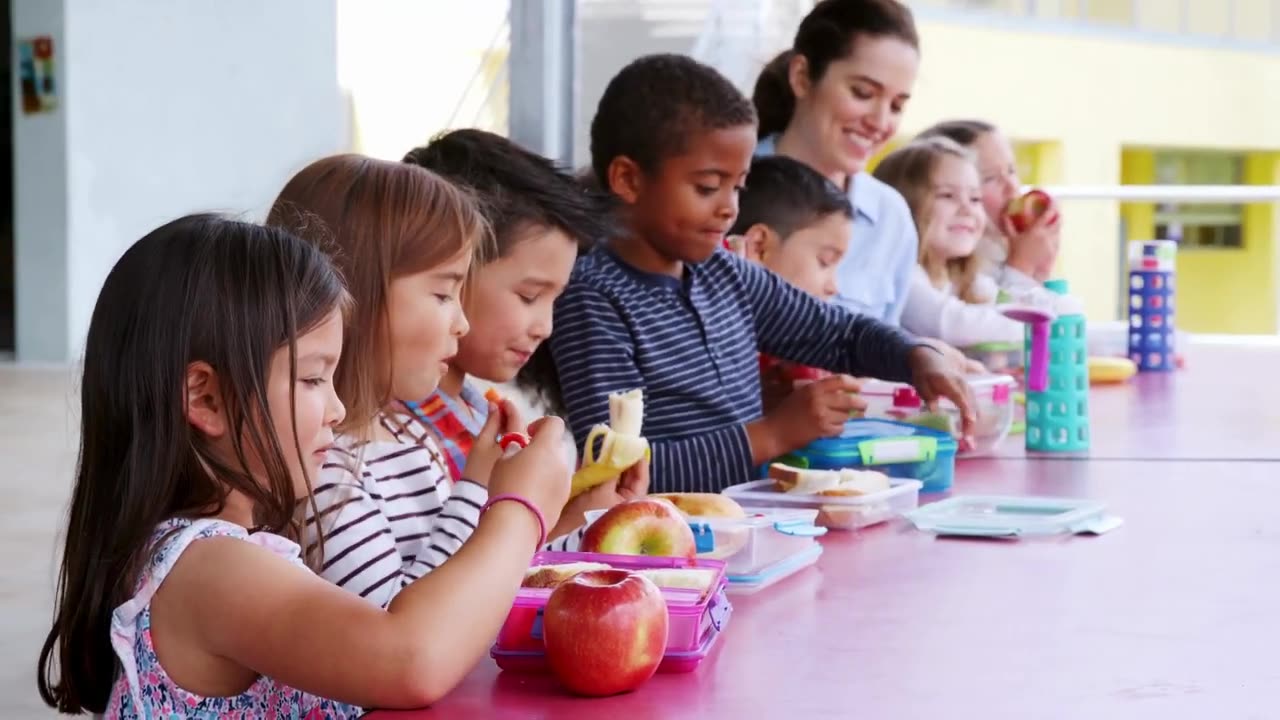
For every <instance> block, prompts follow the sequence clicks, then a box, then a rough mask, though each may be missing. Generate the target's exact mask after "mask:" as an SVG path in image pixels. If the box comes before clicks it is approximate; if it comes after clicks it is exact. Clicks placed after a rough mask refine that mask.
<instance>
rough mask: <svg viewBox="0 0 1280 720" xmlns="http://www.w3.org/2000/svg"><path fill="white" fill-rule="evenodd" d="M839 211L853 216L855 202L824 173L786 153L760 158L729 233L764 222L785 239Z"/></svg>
mask: <svg viewBox="0 0 1280 720" xmlns="http://www.w3.org/2000/svg"><path fill="white" fill-rule="evenodd" d="M837 213H839V214H840V215H843V216H844V217H847V218H852V217H853V204H852V203H851V202H850V201H849V194H848V193H846V192H845V191H843V190H841V189H840V188H838V187H836V186H835V184H833V183H832V182H831V181H830V180H828V179H827V178H825V177H823V176H822V173H820V172H818V171H817V170H814V169H813V168H811V167H809V166H808V165H806V164H804V163H802V162H800V161H798V160H794V159H792V158H789V157H787V156H785V155H767V156H762V157H756V158H755V159H754V160H752V161H751V172H750V173H748V174H747V184H746V187H744V188H743V189H742V190H741V191H740V192H739V193H738V219H737V221H735V222H734V224H733V229H732V230H730V231H729V233H730V234H732V235H741V234H743V233H745V232H746V231H747V230H749V229H751V227H752V226H754V225H764V226H765V227H767V228H769V229H770V230H773V231H774V232H775V233H777V234H778V237H779V238H781V239H782V240H783V241H784V242H785V241H786V239H787V238H788V237H791V234H792V233H794V232H796V231H797V230H803V229H804V228H807V227H809V226H810V225H813V224H814V223H816V222H818V221H820V220H822V219H823V218H825V217H827V216H829V215H834V214H837Z"/></svg>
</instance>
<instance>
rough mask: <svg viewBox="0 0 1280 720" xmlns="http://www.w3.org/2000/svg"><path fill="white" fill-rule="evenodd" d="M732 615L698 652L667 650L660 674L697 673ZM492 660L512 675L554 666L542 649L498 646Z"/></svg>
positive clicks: (714, 630)
mask: <svg viewBox="0 0 1280 720" xmlns="http://www.w3.org/2000/svg"><path fill="white" fill-rule="evenodd" d="M730 615H731V613H729V612H727V611H726V613H725V614H724V616H723V617H722V618H721V620H720V624H719V625H718V626H716V627H714V628H713V629H712V631H711V632H710V633H709V634H708V635H707V636H706V638H705V639H704V640H703V641H702V645H701V646H699V647H698V648H697V649H695V650H690V651H687V652H684V651H673V650H668V651H667V652H666V653H665V654H664V655H663V656H662V662H661V663H659V664H658V672H660V673H669V674H677V673H688V672H693V671H694V670H697V669H698V666H699V665H701V664H702V661H703V660H706V659H707V656H708V655H710V654H711V651H712V650H714V649H715V646H716V642H717V641H719V639H720V635H721V634H722V633H723V632H724V629H725V627H726V626H727V625H728V624H729V616H730ZM489 657H491V658H493V661H494V662H495V663H497V665H498V667H499V668H501V669H502V670H507V671H510V672H516V673H547V672H551V665H550V664H548V663H547V654H546V651H545V650H543V649H538V650H529V651H518V650H502V649H500V648H499V647H498V646H497V645H494V646H493V647H492V648H490V649H489Z"/></svg>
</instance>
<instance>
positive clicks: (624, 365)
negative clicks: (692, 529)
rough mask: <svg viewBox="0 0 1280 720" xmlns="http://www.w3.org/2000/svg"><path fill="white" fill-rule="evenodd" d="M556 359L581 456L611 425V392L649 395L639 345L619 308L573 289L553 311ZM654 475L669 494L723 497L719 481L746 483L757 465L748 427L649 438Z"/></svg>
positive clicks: (586, 289)
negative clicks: (602, 426)
mask: <svg viewBox="0 0 1280 720" xmlns="http://www.w3.org/2000/svg"><path fill="white" fill-rule="evenodd" d="M555 323H556V330H555V332H553V333H552V335H551V339H550V340H549V342H550V343H551V353H552V355H553V357H554V359H555V365H556V370H557V372H558V373H559V376H560V385H561V387H562V388H563V394H564V404H565V409H566V411H567V414H568V418H569V425H570V427H571V428H572V430H573V435H574V439H575V440H576V441H577V444H578V448H579V452H581V449H582V445H583V443H584V442H585V441H586V438H587V434H588V433H589V432H590V431H591V428H592V426H594V425H596V424H597V423H607V422H608V421H609V393H612V392H619V391H625V390H631V389H633V388H641V389H644V388H645V387H646V383H645V378H644V376H643V375H641V374H640V370H639V368H638V367H637V366H636V361H635V358H634V356H633V353H634V350H635V341H634V340H633V339H632V336H631V332H630V330H629V329H628V328H627V325H626V323H625V322H624V321H623V319H622V316H621V314H620V313H619V311H618V309H617V308H615V307H614V306H613V304H612V303H611V302H610V300H609V299H608V298H606V297H604V296H603V295H602V294H601V293H599V292H598V291H596V290H594V289H592V288H590V287H586V286H584V285H571V286H570V287H569V289H568V290H566V291H565V293H564V295H562V296H560V299H559V301H558V302H557V303H556V310H555ZM649 449H650V451H651V453H652V457H651V458H650V465H649V471H650V473H651V477H652V483H653V485H654V487H657V488H661V489H662V490H663V491H665V492H679V491H690V492H692V491H704V492H719V491H720V489H721V488H722V487H723V482H717V480H718V479H721V478H734V479H736V478H746V477H749V476H750V473H751V468H752V467H753V466H754V465H756V464H758V463H759V462H762V461H763V459H764V458H759V459H753V457H752V446H751V443H750V442H749V441H748V439H747V431H746V428H745V427H744V426H743V425H730V426H728V427H724V428H721V429H718V430H713V431H711V432H707V433H702V434H698V435H689V436H684V437H680V438H676V439H665V438H654V437H652V436H650V437H649Z"/></svg>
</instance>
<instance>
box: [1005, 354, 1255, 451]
mask: <svg viewBox="0 0 1280 720" xmlns="http://www.w3.org/2000/svg"><path fill="white" fill-rule="evenodd" d="M1278 368H1280V347H1219V346H1193V347H1191V348H1190V349H1189V350H1188V352H1187V368H1186V369H1185V370H1181V371H1178V372H1173V373H1143V374H1139V375H1138V376H1137V377H1135V378H1134V379H1133V380H1131V381H1130V382H1129V383H1126V384H1124V385H1111V386H1107V385H1102V386H1095V387H1094V388H1093V389H1092V392H1090V395H1089V410H1090V422H1091V430H1092V448H1091V450H1090V453H1089V458H1090V459H1093V460H1114V459H1124V460H1128V459H1135V460H1136V459H1158V458H1163V459H1177V460H1248V459H1256V460H1280V390H1278V387H1280V386H1278V383H1280V373H1277V369H1278ZM1023 442H1024V439H1023V438H1022V437H1021V436H1014V437H1010V438H1009V439H1008V440H1006V441H1005V442H1004V443H1003V444H1002V445H1001V446H1000V447H999V448H998V449H997V451H996V454H997V455H998V456H1000V457H1023V456H1024V455H1025V452H1024V450H1023ZM1050 457H1052V456H1050Z"/></svg>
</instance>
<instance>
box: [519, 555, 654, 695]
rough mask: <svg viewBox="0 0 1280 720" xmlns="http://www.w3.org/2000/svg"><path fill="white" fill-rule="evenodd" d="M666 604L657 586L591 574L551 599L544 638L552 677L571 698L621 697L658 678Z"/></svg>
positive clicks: (620, 574)
mask: <svg viewBox="0 0 1280 720" xmlns="http://www.w3.org/2000/svg"><path fill="white" fill-rule="evenodd" d="M668 622H669V620H668V618H667V602H666V600H664V599H663V598H662V591H660V590H659V589H658V586H657V585H655V584H653V581H651V580H649V579H648V578H646V577H643V576H640V575H634V574H632V573H629V572H627V571H626V570H590V571H587V572H583V573H579V574H577V575H575V576H574V577H573V578H571V579H569V580H567V581H565V582H563V583H561V584H560V585H559V586H557V587H556V589H555V590H553V591H552V592H551V597H550V598H548V599H547V607H546V610H544V611H543V616H542V637H543V641H544V642H545V643H546V646H547V662H548V664H550V665H551V670H552V672H554V673H555V675H556V677H557V678H559V679H560V682H561V683H563V684H564V686H565V687H566V688H568V689H569V690H570V691H571V692H574V693H577V694H579V695H586V696H589V697H604V696H607V695H617V694H618V693H624V692H628V691H631V690H634V689H636V688H637V687H640V685H642V684H644V682H645V681H646V680H648V679H649V678H651V677H653V674H654V672H656V671H657V669H658V665H659V664H660V663H661V662H662V656H663V654H664V653H665V652H666V649H667V624H668Z"/></svg>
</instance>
